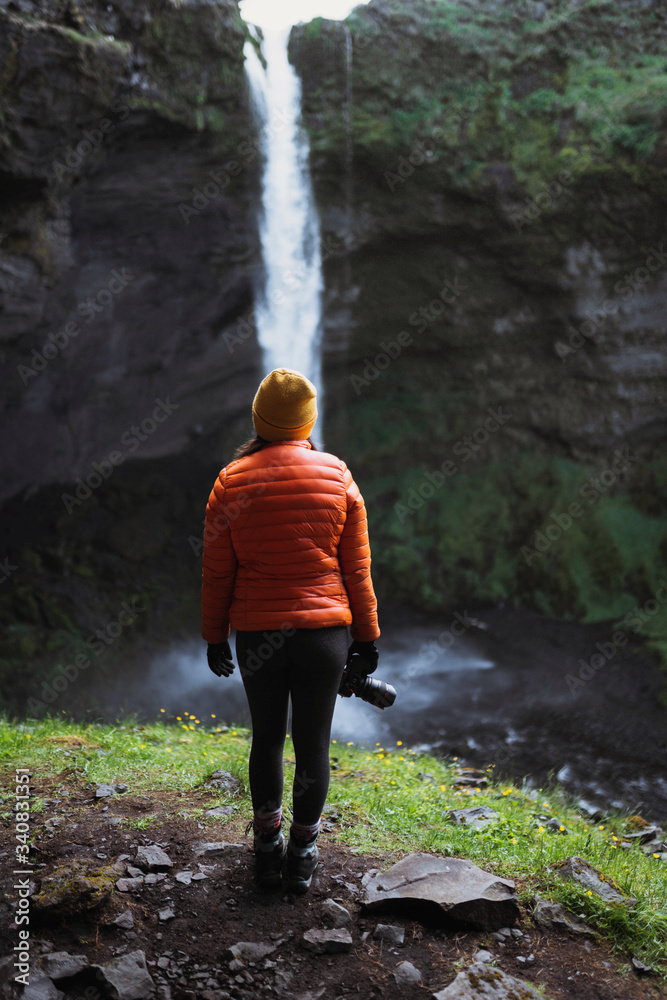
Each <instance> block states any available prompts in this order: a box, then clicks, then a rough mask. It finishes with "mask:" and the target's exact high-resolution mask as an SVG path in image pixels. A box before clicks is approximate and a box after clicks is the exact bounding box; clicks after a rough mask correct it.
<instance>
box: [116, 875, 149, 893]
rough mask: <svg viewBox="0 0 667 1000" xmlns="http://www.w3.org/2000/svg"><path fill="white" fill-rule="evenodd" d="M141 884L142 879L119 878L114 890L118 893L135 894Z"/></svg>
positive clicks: (142, 882)
mask: <svg viewBox="0 0 667 1000" xmlns="http://www.w3.org/2000/svg"><path fill="white" fill-rule="evenodd" d="M143 884H144V880H143V878H119V879H118V881H117V882H116V888H117V889H118V891H119V892H137V891H138V890H139V889H141V887H142V885H143Z"/></svg>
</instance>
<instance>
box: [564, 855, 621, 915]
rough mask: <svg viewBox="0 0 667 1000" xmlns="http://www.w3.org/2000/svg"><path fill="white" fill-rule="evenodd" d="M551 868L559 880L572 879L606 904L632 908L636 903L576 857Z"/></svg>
mask: <svg viewBox="0 0 667 1000" xmlns="http://www.w3.org/2000/svg"><path fill="white" fill-rule="evenodd" d="M551 867H552V868H553V870H554V871H555V872H556V874H557V875H559V876H560V877H561V878H567V879H574V881H575V882H579V884H580V885H583V886H584V888H586V889H590V890H591V892H594V893H595V895H596V896H599V897H600V899H604V900H605V902H607V903H625V904H626V906H634V904H635V903H636V902H637V900H636V899H631V898H630V897H629V896H624V895H623V893H622V892H619V890H618V889H617V888H616V886H615V885H614V884H613V883H612V882H611V881H610V880H608V879H606V878H605V876H604V875H603V874H602V873H601V872H599V871H598V870H597V868H594V867H593V865H591V864H589V863H588V861H584V859H583V858H579V857H577V856H576V855H574V856H573V857H571V858H566V859H565V861H561V862H559V863H558V864H556V865H552V866H551Z"/></svg>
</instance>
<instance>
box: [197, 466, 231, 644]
mask: <svg viewBox="0 0 667 1000" xmlns="http://www.w3.org/2000/svg"><path fill="white" fill-rule="evenodd" d="M225 475H226V474H225V470H224V469H223V470H222V472H221V473H220V475H219V476H218V478H217V480H216V482H215V485H214V486H213V489H212V490H211V495H210V496H209V498H208V503H207V505H206V520H205V522H204V550H203V553H202V589H201V618H202V636H203V638H204V639H205V640H206V642H212V643H220V642H224V641H225V639H227V638H228V637H229V632H230V626H229V608H230V605H231V603H232V594H233V592H234V581H235V579H236V568H237V561H236V553H235V552H234V546H233V545H232V538H231V532H230V528H229V519H228V518H227V517H226V516H225V502H224V501H225Z"/></svg>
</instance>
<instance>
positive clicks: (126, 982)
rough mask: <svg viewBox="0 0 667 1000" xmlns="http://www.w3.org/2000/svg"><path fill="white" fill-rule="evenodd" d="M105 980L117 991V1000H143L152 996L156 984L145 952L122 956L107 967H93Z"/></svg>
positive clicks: (134, 952)
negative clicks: (147, 966)
mask: <svg viewBox="0 0 667 1000" xmlns="http://www.w3.org/2000/svg"><path fill="white" fill-rule="evenodd" d="M91 968H93V969H96V970H98V971H99V973H100V975H101V976H102V977H103V978H104V980H105V981H106V982H107V983H108V984H109V985H110V986H111V987H112V988H113V989H114V990H115V994H114V996H115V997H116V1000H143V998H144V997H149V996H151V995H152V993H153V990H154V983H153V980H152V978H151V974H150V973H149V971H148V969H147V968H146V956H145V954H144V952H143V951H132V952H130V953H129V954H128V955H120V956H119V957H118V958H114V959H112V960H111V961H110V962H107V963H106V965H93V966H91Z"/></svg>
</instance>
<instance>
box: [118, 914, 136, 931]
mask: <svg viewBox="0 0 667 1000" xmlns="http://www.w3.org/2000/svg"><path fill="white" fill-rule="evenodd" d="M114 924H115V925H116V927H121V928H122V929H123V930H124V931H131V930H132V928H133V927H134V917H133V916H132V910H129V909H128V910H125V911H124V912H123V913H121V914H120V916H118V917H116V919H115V920H114Z"/></svg>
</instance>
